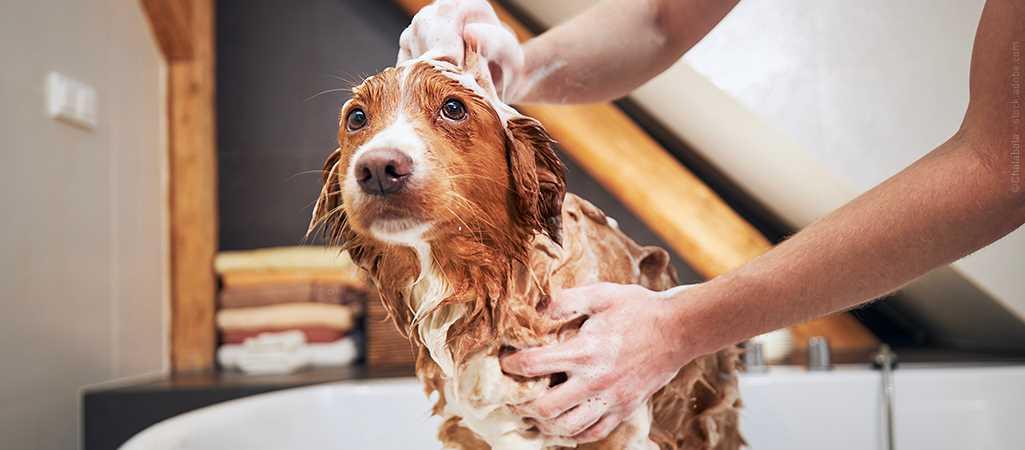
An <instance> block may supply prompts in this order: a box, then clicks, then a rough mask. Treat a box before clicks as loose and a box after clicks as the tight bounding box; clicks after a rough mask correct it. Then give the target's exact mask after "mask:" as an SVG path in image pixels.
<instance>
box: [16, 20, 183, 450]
mask: <svg viewBox="0 0 1025 450" xmlns="http://www.w3.org/2000/svg"><path fill="white" fill-rule="evenodd" d="M0 55H2V57H3V59H2V62H0V67H2V70H0V173H2V176H0V180H2V181H0V183H2V188H0V210H2V213H0V231H2V233H0V318H2V319H0V320H2V326H0V380H2V381H0V436H2V443H0V447H3V448H5V449H6V448H10V449H33V450H36V449H40V450H48V449H54V450H56V449H62V450H63V449H72V448H77V447H78V446H79V445H80V443H79V441H80V438H79V435H80V434H79V433H80V417H79V415H80V413H79V411H80V404H79V402H80V390H81V388H82V387H83V386H86V385H89V384H93V383H98V382H103V381H107V380H112V379H117V378H123V377H131V376H136V375H141V374H147V373H153V372H158V371H163V370H165V369H166V366H167V357H166V355H167V342H166V341H167V340H166V334H167V333H166V330H167V327H166V326H165V320H166V317H167V314H166V313H165V309H166V305H167V267H168V265H167V257H166V255H167V243H166V238H165V237H166V236H167V233H166V227H167V225H166V189H165V185H166V175H165V174H166V163H165V156H166V149H165V143H164V142H165V138H164V136H165V130H164V129H163V128H164V109H165V102H164V98H165V97H164V93H163V89H164V85H165V83H164V78H165V75H164V72H165V68H164V65H163V62H162V60H161V58H160V55H159V53H158V50H157V48H156V45H155V42H154V40H153V38H152V36H151V33H150V30H149V29H148V25H147V23H146V21H145V19H144V17H143V15H142V12H141V10H140V7H139V2H138V1H137V0H76V1H56V0H14V1H10V0H7V1H4V2H3V3H2V4H0ZM50 70H56V71H59V72H62V73H64V74H66V75H69V76H72V77H74V78H77V79H79V80H82V81H85V82H88V83H90V84H92V85H93V86H95V87H96V89H97V92H98V97H99V126H98V128H97V129H95V130H93V131H84V130H81V129H77V128H73V127H70V126H68V125H64V124H62V123H59V122H55V121H52V120H50V119H48V118H47V117H46V115H45V112H44V106H43V105H44V103H43V101H44V93H45V92H44V76H45V74H46V73H47V72H48V71H50Z"/></svg>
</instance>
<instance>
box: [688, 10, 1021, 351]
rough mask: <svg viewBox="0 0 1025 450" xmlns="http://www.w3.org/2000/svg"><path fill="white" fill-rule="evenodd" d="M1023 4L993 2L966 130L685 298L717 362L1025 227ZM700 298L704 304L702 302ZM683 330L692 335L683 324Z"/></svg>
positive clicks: (982, 30) (979, 45) (976, 53)
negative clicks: (731, 349) (1024, 174)
mask: <svg viewBox="0 0 1025 450" xmlns="http://www.w3.org/2000/svg"><path fill="white" fill-rule="evenodd" d="M1023 11H1025V2H1023V1H1018V0H990V1H989V2H987V4H986V7H985V8H984V9H983V14H982V18H981V20H980V22H979V32H978V33H977V34H976V39H975V45H974V48H973V49H972V65H971V76H970V98H971V99H970V101H969V105H968V110H967V111H966V112H965V118H964V121H963V123H962V126H961V129H960V130H959V131H958V132H957V133H956V134H955V135H954V136H953V137H952V138H951V139H950V140H948V141H947V142H946V143H944V144H943V145H941V146H939V147H938V148H936V149H935V150H933V151H932V152H931V153H930V154H928V155H927V156H925V157H924V158H922V159H921V160H919V161H918V162H916V163H915V164H913V165H911V166H910V167H908V168H907V169H904V170H903V171H902V172H900V173H899V174H897V175H895V176H893V177H892V178H890V179H889V180H887V181H886V182H884V183H883V184H881V185H879V186H877V187H876V188H874V189H872V190H871V191H869V192H867V193H865V194H864V195H862V196H861V197H859V198H857V199H855V200H854V201H853V202H851V203H850V204H848V205H846V206H844V207H843V208H841V209H839V210H837V211H836V212H834V213H832V214H830V215H829V216H826V217H825V218H823V219H821V220H819V221H817V222H816V223H813V224H812V225H810V226H808V227H807V228H806V229H805V230H803V231H801V232H800V233H798V234H797V235H795V236H794V237H792V238H791V239H789V240H787V241H786V242H784V243H782V244H780V245H779V246H778V247H777V248H775V249H773V250H771V251H769V252H768V253H766V254H765V255H763V256H761V257H759V258H756V259H755V260H754V261H752V262H751V263H750V264H747V265H746V266H744V267H741V268H739V269H737V270H736V271H734V272H732V273H729V274H727V275H725V276H722V277H719V278H717V279H714V280H712V281H710V282H708V283H705V284H703V285H701V286H699V287H697V288H695V289H693V290H692V291H693V292H692V291H686V292H683V293H681V294H680V296H690V298H693V299H694V300H695V301H693V302H687V303H688V304H687V305H685V306H681V307H680V309H681V315H682V318H681V320H683V321H684V323H685V324H686V323H689V324H694V323H709V324H712V323H714V324H715V326H713V327H707V328H703V329H702V332H701V333H693V332H692V333H690V334H689V336H691V337H690V339H700V340H701V342H693V343H692V344H694V345H696V346H698V347H700V348H702V349H703V350H704V351H711V350H714V348H709V347H716V346H721V345H727V344H731V343H734V342H737V341H739V340H742V339H745V338H748V337H750V336H753V335H756V334H759V333H762V332H765V331H769V330H773V329H776V328H780V327H783V326H787V325H791V324H794V323H798V322H802V321H804V320H807V319H810V318H813V317H817V316H821V315H823V314H827V313H830V312H834V311H838V310H842V309H845V308H850V307H853V306H856V305H858V304H861V303H863V302H866V301H869V300H871V299H873V298H877V297H879V296H882V295H885V294H886V293H889V292H892V291H893V290H895V289H898V288H900V287H901V286H903V285H904V284H906V283H908V282H910V281H911V280H913V279H914V278H916V277H918V276H919V275H922V274H923V273H925V272H927V271H929V270H931V269H932V268H934V267H937V266H940V265H943V264H947V263H950V262H952V261H954V260H956V259H958V258H960V257H962V256H965V255H967V254H969V253H971V252H973V251H975V250H977V249H979V248H982V247H983V246H985V245H987V244H989V243H991V242H993V241H994V240H996V239H999V238H1000V237H1001V236H1003V235H1005V234H1007V233H1009V232H1010V231H1012V230H1014V229H1015V228H1017V227H1019V226H1020V225H1021V224H1022V223H1023V222H1025V186H1023V185H1022V179H1021V148H1020V144H1018V146H1017V147H1016V146H1014V142H1015V139H1017V140H1018V141H1020V140H1022V135H1023V134H1025V124H1022V123H1021V119H1020V108H1021V107H1022V102H1021V95H1022V93H1021V90H1020V88H1016V87H1015V85H1014V84H1013V83H1014V82H1015V80H1020V76H1021V75H1020V71H1021V67H1020V64H1021V56H1020V53H1021V52H1022V51H1023V49H1021V48H1020V47H1022V46H1025V44H1023V43H1025V21H1023V20H1022V17H1023ZM703 294H704V295H703ZM685 326H686V325H685Z"/></svg>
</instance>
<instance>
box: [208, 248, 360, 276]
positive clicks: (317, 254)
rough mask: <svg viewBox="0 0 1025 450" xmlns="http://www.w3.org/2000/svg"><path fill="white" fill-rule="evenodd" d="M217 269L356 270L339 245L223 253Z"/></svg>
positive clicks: (219, 271) (216, 262) (215, 263)
mask: <svg viewBox="0 0 1025 450" xmlns="http://www.w3.org/2000/svg"><path fill="white" fill-rule="evenodd" d="M214 269H215V270H216V271H217V272H218V273H223V272H230V271H235V270H291V269H330V270H355V265H354V264H353V263H352V260H351V259H349V255H348V253H345V252H343V251H341V249H339V248H338V247H321V246H298V247H275V248H263V249H258V250H241V251H225V252H220V253H218V254H217V258H216V259H215V260H214Z"/></svg>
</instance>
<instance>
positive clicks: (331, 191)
mask: <svg viewBox="0 0 1025 450" xmlns="http://www.w3.org/2000/svg"><path fill="white" fill-rule="evenodd" d="M341 158H342V150H341V149H335V151H334V152H332V153H331V154H330V155H329V156H328V157H327V160H325V161H324V168H323V170H322V171H321V179H322V180H323V182H324V185H323V187H321V188H320V196H318V197H317V203H316V205H315V206H314V207H313V216H312V217H310V225H309V227H307V229H306V237H307V238H309V237H310V236H312V235H313V234H314V233H316V232H317V231H318V230H320V232H321V234H322V235H323V236H324V240H325V241H326V242H327V243H329V244H338V243H340V241H342V240H343V237H344V236H343V234H344V233H345V229H346V228H348V223H347V220H346V219H347V218H346V216H345V211H344V210H342V208H341V206H342V185H341V183H340V180H339V177H338V164H339V161H340V160H341Z"/></svg>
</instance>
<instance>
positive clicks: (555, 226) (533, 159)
mask: <svg viewBox="0 0 1025 450" xmlns="http://www.w3.org/2000/svg"><path fill="white" fill-rule="evenodd" d="M506 132H507V134H508V142H507V145H506V153H507V158H508V160H509V173H510V174H511V176H512V184H513V192H514V195H515V199H514V206H515V207H516V210H517V213H518V217H519V218H520V220H521V221H523V222H524V223H525V225H527V226H529V227H531V228H534V229H536V230H538V231H541V232H543V233H545V234H547V235H548V237H550V238H551V239H552V240H553V241H555V242H556V243H559V244H562V199H563V198H564V197H565V195H566V168H565V167H564V166H563V165H562V161H559V156H558V155H557V154H556V153H555V146H554V145H555V141H554V140H553V139H552V137H551V136H549V135H548V132H547V131H545V129H544V127H543V126H541V123H540V122H538V121H536V120H534V119H531V118H529V117H517V118H515V119H510V120H509V121H508V123H507V124H506Z"/></svg>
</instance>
